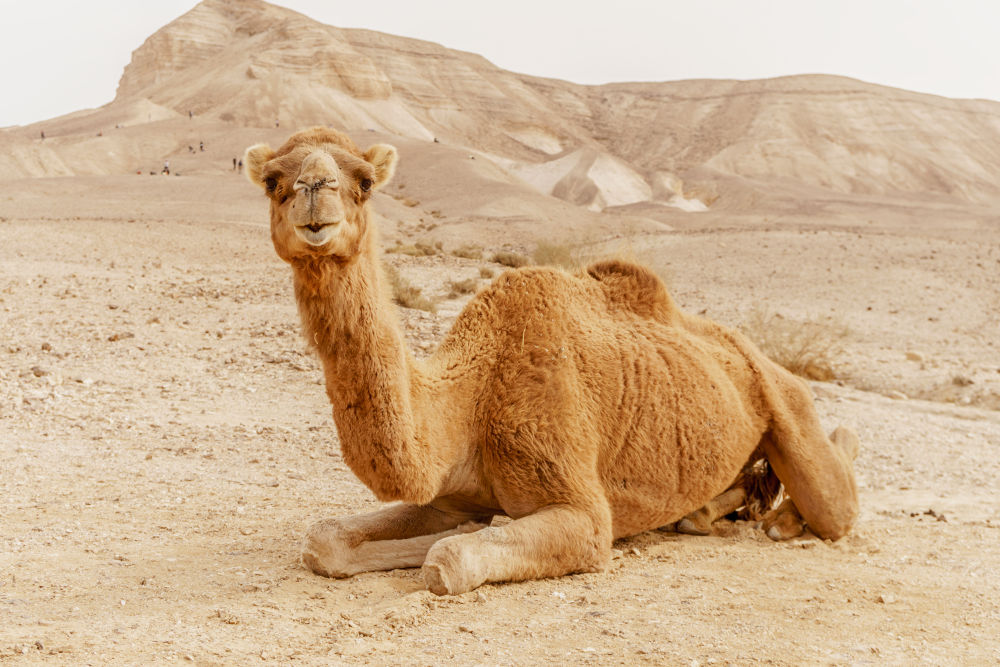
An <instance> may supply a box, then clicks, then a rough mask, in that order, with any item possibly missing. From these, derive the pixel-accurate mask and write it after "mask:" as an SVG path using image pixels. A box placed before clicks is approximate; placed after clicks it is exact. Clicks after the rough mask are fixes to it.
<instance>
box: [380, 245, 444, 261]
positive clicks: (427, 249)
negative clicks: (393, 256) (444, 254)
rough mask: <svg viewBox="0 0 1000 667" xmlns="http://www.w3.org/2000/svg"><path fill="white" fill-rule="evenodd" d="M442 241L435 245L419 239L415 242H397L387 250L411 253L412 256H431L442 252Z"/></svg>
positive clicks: (401, 253)
mask: <svg viewBox="0 0 1000 667" xmlns="http://www.w3.org/2000/svg"><path fill="white" fill-rule="evenodd" d="M439 245H440V242H439V243H438V244H435V245H431V244H430V243H425V242H424V241H417V242H416V243H414V244H407V243H400V242H398V241H397V242H396V245H395V246H394V247H392V248H389V249H387V250H386V252H398V253H399V254H400V255H409V256H410V257H429V256H431V255H436V254H438V252H440V248H439V247H436V246H439Z"/></svg>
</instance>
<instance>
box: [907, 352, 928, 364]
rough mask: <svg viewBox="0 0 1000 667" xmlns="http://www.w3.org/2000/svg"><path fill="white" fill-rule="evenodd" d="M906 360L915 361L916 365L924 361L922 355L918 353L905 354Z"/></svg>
mask: <svg viewBox="0 0 1000 667" xmlns="http://www.w3.org/2000/svg"><path fill="white" fill-rule="evenodd" d="M906 360H907V361H916V362H918V363H919V362H923V361H924V355H922V354H920V353H919V352H907V353H906Z"/></svg>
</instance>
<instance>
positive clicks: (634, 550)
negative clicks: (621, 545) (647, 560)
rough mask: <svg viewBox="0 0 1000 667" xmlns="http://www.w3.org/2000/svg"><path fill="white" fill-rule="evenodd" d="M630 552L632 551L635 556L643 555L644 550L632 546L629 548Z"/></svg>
mask: <svg viewBox="0 0 1000 667" xmlns="http://www.w3.org/2000/svg"><path fill="white" fill-rule="evenodd" d="M629 553H631V554H632V555H633V556H641V555H642V552H641V551H639V548H638V547H632V548H631V549H629Z"/></svg>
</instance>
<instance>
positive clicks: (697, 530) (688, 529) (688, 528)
mask: <svg viewBox="0 0 1000 667" xmlns="http://www.w3.org/2000/svg"><path fill="white" fill-rule="evenodd" d="M677 532H678V533H684V534H685V535H700V536H705V535H711V534H712V527H711V526H706V525H703V524H702V523H701V522H697V521H695V520H693V519H691V518H689V517H684V518H683V519H681V520H680V521H678V522H677Z"/></svg>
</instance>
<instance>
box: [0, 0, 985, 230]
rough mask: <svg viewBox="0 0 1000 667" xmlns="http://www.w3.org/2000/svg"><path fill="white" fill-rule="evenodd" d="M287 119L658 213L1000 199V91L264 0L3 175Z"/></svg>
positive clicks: (8, 138) (175, 52)
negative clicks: (343, 18)
mask: <svg viewBox="0 0 1000 667" xmlns="http://www.w3.org/2000/svg"><path fill="white" fill-rule="evenodd" d="M189 112H190V113H192V114H194V119H195V120H194V121H192V120H189V117H188V115H189ZM276 123H280V126H281V128H280V132H275V133H274V134H275V137H276V140H277V138H279V137H280V136H282V135H284V134H286V133H287V131H288V130H291V129H294V128H297V127H299V126H303V125H309V124H318V123H324V124H334V125H338V126H341V127H346V128H349V129H350V130H352V131H356V132H363V131H365V130H370V131H374V132H377V133H379V134H381V135H391V136H392V137H401V138H405V139H407V140H410V141H413V142H417V143H418V144H422V145H427V144H430V143H433V142H434V140H435V139H437V140H438V141H439V142H440V143H441V144H442V145H445V146H450V147H452V148H455V147H457V148H458V149H459V151H458V152H457V153H455V154H454V155H452V154H448V156H451V157H455V156H457V155H461V156H462V158H463V159H465V158H467V157H468V156H470V155H471V156H473V157H477V158H478V159H480V160H488V161H490V162H491V163H492V164H493V165H494V166H495V167H496V169H495V172H496V173H495V174H494V175H493V176H489V177H488V178H487V180H491V181H496V182H499V183H502V184H503V185H504V187H506V188H508V189H511V188H512V189H531V190H533V191H534V192H536V193H538V194H541V195H544V196H546V197H547V198H551V197H555V198H557V199H559V200H562V201H564V202H567V203H568V204H572V205H575V206H579V207H585V208H588V209H591V210H594V211H602V210H608V209H612V210H620V211H630V212H632V213H635V214H640V215H643V216H651V217H654V218H659V219H663V216H664V215H667V216H668V217H671V216H674V215H677V214H678V209H681V210H685V211H698V210H704V209H705V208H706V207H711V208H718V209H720V210H729V211H738V210H748V209H752V208H755V207H765V208H766V206H767V205H768V204H772V205H776V206H780V205H781V202H783V201H784V202H787V201H793V200H794V201H797V202H802V201H823V200H828V199H830V198H834V199H844V198H845V197H846V198H847V199H850V198H853V197H871V196H878V197H884V196H888V197H891V198H899V199H903V200H906V201H919V202H938V203H940V202H954V203H958V204H961V205H967V204H973V205H983V204H985V205H987V206H989V207H992V205H994V204H996V203H997V202H1000V103H998V102H991V101H984V100H953V99H947V98H942V97H937V96H933V95H924V94H917V93H911V92H907V91H903V90H898V89H894V88H888V87H884V86H877V85H873V84H868V83H864V82H861V81H856V80H852V79H847V78H842V77H834V76H826V75H803V76H791V77H783V78H778V79H767V80H757V81H735V80H733V81H730V80H699V81H677V82H667V83H617V84H608V85H603V86H582V85H576V84H572V83H568V82H564V81H558V80H552V79H542V78H537V77H531V76H526V75H522V74H516V73H513V72H508V71H505V70H502V69H500V68H498V67H496V66H494V65H492V64H491V63H490V62H488V61H487V60H485V59H484V58H482V57H480V56H478V55H475V54H471V53H465V52H461V51H455V50H451V49H447V48H445V47H443V46H440V45H437V44H433V43H429V42H424V41H420V40H414V39H408V38H403V37H396V36H392V35H386V34H381V33H377V32H371V31H367V30H353V29H341V28H336V27H332V26H328V25H324V24H321V23H318V22H316V21H313V20H311V19H309V18H308V17H306V16H303V15H301V14H298V13H296V12H293V11H290V10H287V9H284V8H280V7H277V6H274V5H270V4H268V3H265V2H262V1H261V0H237V1H224V0H205V1H204V2H202V3H201V4H199V5H198V6H197V7H195V8H194V9H192V10H191V11H190V12H188V13H187V14H185V15H183V16H181V17H179V18H178V19H176V20H175V21H173V22H171V23H170V24H168V25H167V26H165V27H163V28H162V29H160V30H159V31H157V32H156V33H154V34H153V35H152V36H150V37H149V38H148V39H147V40H146V41H145V43H143V44H142V46H140V47H139V48H138V49H136V50H135V52H134V53H133V55H132V61H131V63H130V64H129V65H128V66H127V67H126V68H125V71H124V73H123V75H122V77H121V80H120V83H119V86H118V91H117V95H116V97H115V99H114V100H113V101H112V102H111V103H109V104H108V105H106V106H104V107H101V108H100V109H96V110H91V111H83V112H77V113H75V114H70V115H68V116H64V117H61V118H56V119H53V120H50V121H45V122H43V123H37V124H35V125H32V126H30V128H13V129H9V130H7V131H5V132H3V133H2V134H0V142H2V147H3V148H4V149H5V150H4V151H3V153H4V154H3V155H2V156H0V174H3V175H5V176H13V175H59V174H74V173H122V172H134V171H136V170H137V169H138V170H147V169H150V168H157V167H158V166H159V164H160V162H162V160H163V159H169V158H170V157H171V156H174V158H175V160H182V161H183V160H184V158H185V156H186V155H187V154H188V153H189V152H190V151H189V149H188V146H197V145H198V143H199V142H200V141H206V142H207V143H208V144H209V145H211V146H212V147H213V148H218V147H222V148H223V149H224V154H225V155H226V156H228V155H235V154H238V152H239V150H240V148H241V147H242V146H243V145H245V144H247V143H249V142H251V141H253V140H255V139H256V137H258V136H260V135H261V132H260V131H259V130H255V131H250V130H249V128H269V129H270V128H274V127H275V124H276ZM41 130H44V131H45V132H46V135H47V137H48V138H47V140H46V141H45V142H41V141H39V140H38V136H39V132H40V131H41ZM98 132H100V133H101V136H97V133H98ZM448 156H443V157H448ZM185 166H187V167H188V168H187V171H188V173H190V172H192V171H198V170H199V169H202V168H203V167H202V166H197V165H195V164H194V163H192V164H191V165H190V166H188V165H185ZM225 166H227V164H226V163H225V162H219V163H218V168H225ZM667 207H671V208H667Z"/></svg>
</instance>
